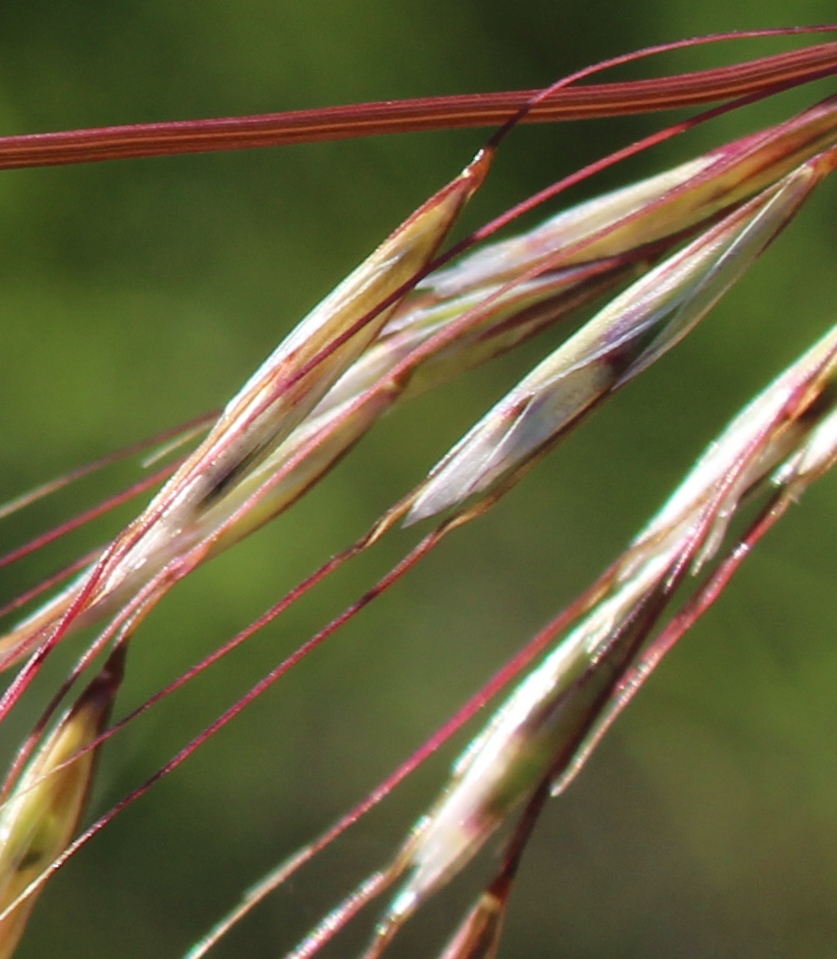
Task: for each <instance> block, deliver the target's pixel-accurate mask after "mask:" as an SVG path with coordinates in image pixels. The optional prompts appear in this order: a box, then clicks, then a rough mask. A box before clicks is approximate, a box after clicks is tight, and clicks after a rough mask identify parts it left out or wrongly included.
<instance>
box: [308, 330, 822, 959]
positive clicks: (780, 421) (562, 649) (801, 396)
mask: <svg viewBox="0 0 837 959" xmlns="http://www.w3.org/2000/svg"><path fill="white" fill-rule="evenodd" d="M835 377H837V328H835V329H834V330H832V331H831V332H830V333H829V334H828V335H827V336H826V337H824V338H823V340H821V341H820V343H818V344H816V345H815V346H814V347H813V348H812V349H811V350H810V351H809V352H808V353H806V354H805V355H804V356H803V357H802V358H801V359H800V360H799V361H798V362H797V363H795V364H794V365H793V366H792V367H790V368H789V369H788V370H787V371H786V372H785V373H784V374H782V376H781V377H779V379H778V380H777V381H776V382H775V383H773V384H771V386H770V387H768V388H767V389H766V390H765V391H764V392H763V393H762V394H760V395H759V396H758V397H757V398H756V399H755V400H754V401H753V402H752V403H751V404H749V405H748V406H747V407H746V408H745V409H744V410H743V411H742V412H741V413H740V414H739V416H738V417H736V418H735V420H733V422H732V423H730V425H729V426H728V427H727V429H726V430H725V431H724V432H723V434H721V436H719V437H718V439H717V440H716V441H715V442H714V443H713V444H712V445H711V446H710V447H709V449H708V451H707V452H706V453H705V454H704V456H703V457H702V458H701V459H700V460H699V461H698V463H697V464H696V465H695V468H694V469H693V470H692V472H691V473H690V474H689V475H688V476H687V477H686V478H685V479H684V481H683V483H682V484H681V485H680V487H679V488H678V489H677V491H676V492H675V493H674V494H673V496H672V497H671V499H670V500H669V501H668V503H666V505H665V506H664V507H663V509H662V510H661V511H660V513H659V514H658V515H657V517H655V519H653V520H652V521H651V523H650V524H649V525H648V527H646V529H645V530H644V531H643V532H642V533H641V534H640V535H639V536H638V537H637V538H636V540H635V541H634V542H633V543H632V544H631V545H630V546H629V547H628V549H627V550H626V551H625V553H624V554H623V555H622V556H621V557H620V558H619V559H618V560H617V562H616V563H615V565H614V566H613V567H612V568H611V569H610V570H609V571H608V573H606V574H605V577H604V578H603V580H602V581H600V584H599V585H597V586H594V587H593V588H592V589H591V594H592V595H594V596H600V598H598V599H597V600H596V602H595V604H594V605H593V607H592V609H591V610H590V612H589V613H588V615H587V616H586V617H585V618H584V619H583V620H582V621H581V622H580V623H579V624H578V625H577V626H576V627H575V629H573V630H572V632H570V633H569V635H567V636H566V638H565V639H563V640H562V641H561V642H560V643H559V644H558V646H557V647H556V648H555V650H554V651H553V652H552V653H550V654H549V656H548V657H547V658H546V659H545V660H544V662H543V663H542V664H541V665H540V666H539V667H538V668H537V669H535V670H534V671H533V672H532V673H531V674H530V675H529V676H528V677H527V678H526V679H525V680H524V681H523V682H522V683H521V685H520V686H519V687H518V688H517V689H516V690H515V691H514V693H513V694H512V695H511V697H510V698H509V699H508V700H507V701H506V702H505V703H504V704H503V705H502V706H501V707H500V709H499V710H498V712H497V713H496V714H495V716H494V717H493V718H492V720H491V721H490V722H489V723H488V725H487V727H486V729H485V731H484V732H483V733H481V734H480V735H479V736H478V737H477V738H476V739H475V740H474V742H473V743H472V744H471V745H470V746H469V748H468V750H467V751H466V752H465V753H464V754H463V756H462V757H461V758H460V759H459V761H458V762H457V763H456V765H455V767H454V770H453V775H452V779H451V782H450V784H449V785H448V787H447V788H446V790H445V792H444V793H443V795H442V797H441V798H440V799H439V801H438V803H437V805H436V806H435V807H434V808H433V809H432V810H431V811H430V812H429V813H428V814H427V815H425V816H424V817H422V819H421V820H420V821H419V822H418V823H417V824H416V826H415V827H414V829H413V832H412V834H411V836H410V837H409V839H408V840H407V842H406V843H405V845H404V847H403V849H402V850H401V852H400V853H399V854H398V856H397V857H396V858H395V860H394V863H393V866H392V867H391V871H390V873H389V875H390V877H391V878H394V877H395V876H397V875H399V874H401V873H403V872H406V873H407V879H406V880H405V882H404V885H403V886H402V888H401V890H400V891H399V892H398V893H397V895H396V896H395V897H394V899H393V901H392V903H391V904H390V906H389V908H388V909H387V911H386V913H385V914H384V917H383V919H382V920H381V921H380V923H379V924H378V927H377V929H376V933H375V938H374V940H373V942H372V944H371V945H370V947H369V949H368V951H367V952H366V953H365V954H364V959H378V957H379V956H381V955H382V954H383V952H384V951H385V949H386V948H387V946H388V945H389V944H390V942H391V941H392V939H393V937H394V935H395V933H396V932H397V931H398V929H399V928H400V927H401V926H402V925H403V924H404V922H406V920H407V919H408V918H409V917H410V916H411V915H412V914H413V913H414V912H415V910H416V909H417V908H418V907H419V906H420V905H421V904H423V903H424V902H425V901H426V900H427V899H428V898H429V897H430V896H431V895H432V894H433V893H434V892H436V891H438V889H439V888H441V886H442V885H444V884H445V883H447V882H448V881H449V880H450V879H451V877H452V876H453V875H455V874H456V873H458V872H459V871H460V870H461V869H462V867H463V866H464V864H465V863H467V862H468V861H469V860H470V859H471V858H472V857H473V856H474V855H475V854H476V853H477V852H478V851H479V849H481V848H482V846H483V845H484V844H485V842H486V841H487V840H488V838H489V837H490V836H491V835H492V834H493V833H494V832H495V831H496V830H497V829H498V828H499V827H500V826H501V825H502V824H503V823H504V822H505V821H506V820H507V819H508V818H509V816H510V815H511V814H512V813H513V812H514V811H515V810H517V809H518V808H519V807H520V806H521V805H522V804H523V803H524V802H527V801H530V800H531V799H532V798H533V797H534V796H535V795H536V794H537V792H538V790H539V789H542V788H543V787H544V785H545V784H550V788H551V790H552V792H553V793H558V792H560V791H562V790H563V789H564V788H565V787H566V785H567V783H568V782H569V780H570V778H571V777H572V776H573V775H575V773H576V772H577V771H578V769H579V767H580V762H581V760H583V758H586V756H587V755H589V750H588V749H587V748H586V747H585V742H586V741H587V740H588V739H589V738H591V737H592V738H594V739H595V740H596V741H598V739H599V738H600V730H599V726H600V723H601V721H602V717H603V716H608V704H609V703H611V701H612V698H613V696H614V693H615V691H616V690H617V688H618V686H619V683H620V680H621V679H622V678H623V677H624V676H625V674H626V673H627V671H628V670H629V668H630V667H631V666H632V665H633V664H634V663H635V662H636V660H637V659H638V657H639V655H640V650H641V648H642V646H643V644H644V643H645V641H646V639H647V637H648V635H649V633H650V632H651V630H652V628H653V627H654V625H655V624H656V622H657V620H658V619H659V617H660V615H661V614H662V612H663V611H664V609H665V606H666V604H667V602H668V601H669V599H670V598H671V596H672V595H673V593H674V592H675V590H676V589H677V587H678V586H679V585H680V583H681V581H682V579H683V576H684V575H685V574H686V572H688V571H690V570H691V571H692V572H697V571H699V570H700V568H701V566H702V565H703V564H704V563H705V562H707V561H708V560H709V559H710V558H711V557H712V556H713V555H714V554H715V553H716V552H717V550H718V548H719V547H720V545H721V543H722V542H723V540H724V536H725V532H726V529H727V528H728V525H729V523H730V521H731V520H732V518H733V517H734V516H735V514H736V512H737V511H738V509H739V507H740V505H741V503H742V501H743V500H744V499H745V497H747V496H751V495H753V494H754V493H755V491H757V490H759V488H760V487H762V485H763V484H765V483H766V482H772V483H773V484H774V485H780V486H784V487H787V488H788V490H789V491H790V495H792V496H797V495H799V492H800V491H801V489H802V488H803V487H804V485H806V484H807V483H809V482H810V481H812V480H813V479H814V478H815V477H818V476H820V475H822V473H823V472H824V470H825V469H827V468H828V466H829V465H831V464H832V463H833V461H834V458H835V456H837V428H835V410H834V406H835V400H837V397H836V396H835V393H834V385H835ZM610 719H612V716H610V717H609V719H608V722H609V721H610ZM496 906H497V902H496V899H495V898H492V897H491V896H490V895H489V898H488V899H487V900H486V902H485V903H483V904H478V906H477V907H476V913H475V915H474V918H473V922H474V923H476V924H477V925H478V926H479V925H480V924H481V923H483V922H488V921H489V920H490V918H491V916H492V915H493V912H492V910H494V909H495V908H496ZM470 922H471V920H470V919H469V920H468V922H466V930H468V929H469V923H470ZM470 935H471V933H470V931H466V932H463V937H464V942H466V943H467V942H470V940H469V938H468V937H469V936H470ZM475 935H476V934H475ZM477 938H478V937H477ZM462 948H465V947H464V946H463V947H462ZM303 954H304V955H307V953H304V952H300V953H299V955H303ZM453 954H454V955H456V952H454V953H453ZM476 954H477V955H479V952H477V953H476ZM294 955H295V957H296V955H297V954H294ZM464 955H466V956H467V955H469V953H468V952H467V949H466V951H465V953H464Z"/></svg>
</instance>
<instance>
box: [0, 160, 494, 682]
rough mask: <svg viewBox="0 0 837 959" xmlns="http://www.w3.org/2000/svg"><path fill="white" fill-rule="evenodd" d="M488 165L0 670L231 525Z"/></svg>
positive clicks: (392, 241)
mask: <svg viewBox="0 0 837 959" xmlns="http://www.w3.org/2000/svg"><path fill="white" fill-rule="evenodd" d="M489 163H490V154H489V153H486V152H483V153H481V154H480V156H479V157H477V159H475V160H474V162H473V163H472V164H471V165H470V166H468V167H466V169H465V170H464V171H463V173H462V174H461V175H460V176H459V177H457V178H456V179H455V180H453V181H452V182H451V183H450V184H449V185H448V186H446V187H445V188H443V189H442V190H440V191H439V193H437V194H436V195H435V196H434V197H432V198H431V199H430V200H428V201H427V203H425V204H424V205H423V206H422V207H421V208H420V209H419V210H417V211H416V212H415V213H414V214H413V215H412V216H411V217H410V218H409V219H408V220H406V221H405V222H404V223H403V224H402V225H401V226H400V227H399V228H398V229H397V230H396V231H395V232H394V233H393V234H392V235H391V236H390V237H389V238H388V239H387V240H386V241H384V243H383V244H381V246H380V247H379V248H378V249H377V250H375V251H374V253H372V254H371V256H370V257H369V258H368V259H367V260H365V261H364V262H363V263H362V264H361V265H360V266H359V267H358V268H357V269H356V270H355V272H354V273H352V274H351V275H350V276H348V277H347V278H346V279H345V280H344V281H343V282H342V283H341V284H340V285H339V286H338V287H337V288H336V289H335V290H334V291H333V292H332V293H331V294H330V295H329V296H328V297H326V299H325V300H323V301H322V303H320V304H319V306H317V307H316V308H315V309H314V310H313V311H312V312H311V313H310V314H309V315H308V316H307V317H306V318H305V319H304V320H303V321H302V322H301V323H300V324H299V326H298V327H297V328H296V329H295V330H294V331H293V332H292V333H291V334H289V336H288V337H287V338H286V339H285V340H284V341H283V342H282V344H281V345H280V346H279V347H278V348H277V349H276V350H275V351H274V353H273V354H272V355H271V356H270V357H269V358H268V359H267V360H266V361H265V363H264V364H263V365H262V366H261V367H260V368H259V369H258V370H257V371H256V372H255V373H254V374H253V376H252V377H251V378H250V380H249V381H248V382H247V383H245V385H244V386H243V387H242V389H241V391H240V392H239V393H238V394H237V395H236V396H235V397H234V398H233V399H232V400H231V401H230V402H229V403H228V405H227V406H226V408H225V409H224V411H223V412H222V414H221V416H220V418H219V419H218V421H217V422H216V424H215V425H214V426H213V428H212V429H211V431H210V433H209V435H208V436H207V437H206V439H205V440H204V441H203V442H202V443H201V444H200V446H199V447H198V449H197V450H195V452H194V453H193V454H192V455H191V456H189V457H188V458H187V460H186V462H184V463H183V465H182V466H181V467H180V468H179V469H178V470H177V472H176V473H175V475H174V476H173V477H172V478H171V479H170V480H169V481H168V483H166V485H165V486H164V488H163V489H162V490H161V491H160V493H159V494H158V495H157V496H156V497H155V498H154V499H153V500H152V501H151V503H150V504H149V506H148V507H147V509H146V510H145V511H144V512H143V513H142V514H141V515H140V516H139V517H138V518H137V520H136V521H135V522H134V523H132V524H131V525H130V526H129V527H128V528H127V529H126V530H125V531H124V532H123V533H122V534H121V535H120V536H118V537H117V538H116V539H115V540H114V541H113V543H112V544H111V546H110V547H109V548H108V550H107V551H106V554H105V555H104V556H103V557H102V558H101V559H100V560H99V562H98V563H97V564H95V565H94V567H93V569H92V571H91V572H90V573H89V574H88V575H87V576H86V577H84V578H82V580H80V581H79V582H78V583H77V584H75V585H74V586H72V587H71V588H70V589H69V590H67V591H65V592H64V593H62V594H61V595H60V596H59V597H57V598H56V599H55V600H54V601H53V602H52V603H50V604H49V605H48V606H47V607H46V608H44V609H42V610H40V611H39V612H38V613H36V614H35V615H34V616H33V617H30V618H29V619H27V620H26V621H24V622H23V623H22V624H21V625H20V626H19V627H18V628H16V629H15V630H13V631H12V632H11V633H10V634H8V635H7V636H6V637H4V638H3V639H2V641H0V662H2V663H3V664H4V665H6V666H8V665H10V664H11V663H13V662H15V661H17V660H19V659H20V658H21V657H22V656H23V655H25V654H26V653H27V652H29V651H30V650H31V648H32V647H33V645H35V644H37V643H39V642H43V641H44V640H45V639H50V630H52V639H54V638H55V634H56V630H57V629H58V628H59V624H60V628H61V630H62V632H63V633H64V634H66V632H68V631H72V630H73V629H75V628H77V627H79V626H83V625H86V624H88V623H89V622H90V621H91V619H92V618H93V616H96V617H97V618H101V617H102V616H104V615H108V614H109V613H111V612H113V611H114V610H116V609H118V608H119V607H120V606H121V605H123V604H124V603H125V602H126V600H127V599H128V598H129V597H130V596H131V595H132V594H135V593H136V592H137V591H138V590H139V589H141V588H142V586H143V585H144V584H146V583H148V582H149V581H150V580H151V579H153V578H154V576H155V575H156V574H157V573H159V572H160V570H161V569H163V568H164V567H165V566H166V565H167V564H168V563H170V562H172V561H173V560H176V559H177V557H179V556H181V555H184V554H185V553H186V552H187V551H188V550H189V549H190V547H192V546H194V545H195V544H197V543H199V542H200V541H201V540H211V539H212V536H213V533H214V532H215V525H217V526H218V527H220V526H222V525H223V523H224V522H225V521H226V520H227V519H228V518H229V511H228V510H226V511H225V510H224V509H223V501H224V500H225V498H226V497H227V496H229V495H230V493H231V492H233V491H234V490H235V487H236V485H237V484H238V483H239V482H241V480H242V479H243V478H244V477H246V476H247V474H248V473H250V472H252V470H253V469H255V468H256V467H257V466H258V465H259V464H260V463H261V462H262V461H263V460H264V459H265V458H266V457H267V456H269V454H270V453H271V452H272V450H274V449H275V448H276V447H277V446H278V445H280V444H281V442H282V440H284V439H285V438H286V437H287V436H288V435H289V433H291V431H292V430H293V429H294V427H295V426H297V425H298V424H299V423H300V421H301V420H303V419H304V418H305V416H306V414H307V413H308V412H310V411H311V409H313V408H314V407H315V406H316V404H317V403H318V402H319V401H320V400H321V399H322V397H323V396H324V395H325V394H326V393H327V392H328V390H329V388H330V387H331V386H332V385H333V384H334V382H335V381H336V380H337V379H338V378H339V377H340V375H341V374H342V373H343V372H344V371H345V369H346V368H347V367H348V366H350V365H351V363H352V362H353V361H354V360H355V359H356V358H357V357H358V356H360V355H361V354H362V353H363V351H364V350H365V349H366V347H367V346H368V345H369V344H370V343H371V342H372V340H374V338H375V336H376V334H377V333H378V332H379V331H380V330H381V328H382V327H383V326H384V325H385V323H386V321H387V318H388V317H389V316H390V314H391V313H392V311H393V309H394V307H395V306H396V305H397V304H398V302H399V301H400V300H401V298H402V297H403V296H404V294H405V293H406V292H407V291H408V290H409V288H410V286H411V285H412V284H413V283H414V282H415V280H416V279H417V277H418V276H419V275H420V274H421V273H422V271H423V270H424V269H425V267H426V266H427V264H428V263H429V262H430V260H431V258H432V257H433V255H434V254H435V252H436V250H437V249H438V247H439V245H440V243H441V242H442V241H443V240H444V238H445V236H446V235H447V233H448V231H449V229H450V227H451V225H452V224H453V222H454V221H455V219H456V217H457V215H458V213H459V211H460V209H461V208H462V206H463V205H464V204H465V203H466V202H467V201H468V199H470V197H471V196H472V195H473V193H474V192H475V191H476V190H477V189H478V188H479V186H480V184H481V182H482V180H483V179H484V177H485V175H486V174H487V172H488V167H489ZM219 513H220V516H219V515H218V514H219ZM207 516H209V521H207ZM213 524H215V525H213ZM97 607H98V611H97V612H95V613H93V612H92V611H93V610H96V609H97Z"/></svg>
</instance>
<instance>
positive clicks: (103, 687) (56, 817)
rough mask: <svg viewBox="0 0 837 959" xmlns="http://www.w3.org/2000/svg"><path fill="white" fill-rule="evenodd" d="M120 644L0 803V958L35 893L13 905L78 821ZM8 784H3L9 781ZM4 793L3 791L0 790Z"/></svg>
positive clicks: (11, 946) (112, 691)
mask: <svg viewBox="0 0 837 959" xmlns="http://www.w3.org/2000/svg"><path fill="white" fill-rule="evenodd" d="M123 668H124V648H122V649H120V650H117V651H116V652H115V653H114V654H113V655H112V656H111V657H110V658H109V659H108V661H107V663H106V664H105V666H104V667H103V669H102V670H101V672H100V673H99V674H98V675H97V676H96V677H95V679H93V681H92V682H91V683H90V685H89V686H88V687H87V688H86V689H85V690H84V692H83V693H82V694H81V695H80V696H79V698H78V699H77V700H76V702H75V704H74V705H73V706H72V708H71V709H70V710H69V711H68V712H67V713H66V715H65V716H63V717H62V718H61V719H60V720H59V722H58V723H57V724H56V727H55V729H54V730H53V731H52V732H51V733H50V734H49V735H47V736H46V737H45V738H44V740H43V742H42V743H41V745H40V747H39V748H38V751H37V752H36V753H35V755H34V757H33V758H32V760H31V761H30V763H29V765H28V766H27V768H26V770H25V772H24V773H23V775H22V776H21V777H20V778H19V779H18V781H17V782H16V783H14V784H13V786H12V788H11V790H10V791H9V792H8V794H7V796H6V799H5V802H4V803H3V805H2V807H0V913H2V914H4V915H3V916H2V918H0V957H2V959H8V957H9V956H11V955H12V953H13V952H14V951H15V948H16V946H17V943H18V941H19V940H20V937H21V936H22V935H23V932H24V929H25V928H26V923H27V922H28V920H29V916H30V913H31V912H32V910H33V909H34V907H35V903H36V901H37V898H38V895H37V893H33V894H31V895H28V896H27V898H25V899H23V901H21V902H20V903H19V904H18V905H15V903H16V902H17V900H18V899H19V897H21V895H22V894H25V893H26V890H27V888H28V886H29V885H30V883H32V882H33V880H35V879H37V878H38V877H39V876H40V875H41V874H42V873H44V872H45V871H46V870H48V869H49V867H50V865H51V864H52V862H53V860H54V859H55V858H56V857H57V856H58V855H59V854H60V853H61V852H63V850H64V849H65V848H66V847H67V845H68V843H69V842H70V840H71V839H72V837H73V835H74V833H75V832H76V829H77V827H78V823H79V820H80V819H81V815H82V813H83V811H84V804H85V800H86V798H87V795H88V793H89V791H90V786H91V784H92V781H93V775H94V771H95V767H96V758H97V752H98V750H96V749H93V750H88V751H87V752H85V753H84V754H83V755H80V756H79V755H78V754H79V752H80V751H81V750H83V749H84V748H85V747H86V746H89V745H90V744H91V743H92V742H93V741H94V740H95V739H96V738H97V737H98V736H99V735H100V734H101V732H102V731H103V729H104V728H105V725H106V723H107V721H108V717H109V716H110V712H111V708H112V707H113V703H114V700H115V698H116V693H117V691H118V689H119V685H120V683H121V682H122V673H123ZM6 788H7V789H8V785H7V787H6ZM4 792H5V790H4Z"/></svg>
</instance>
